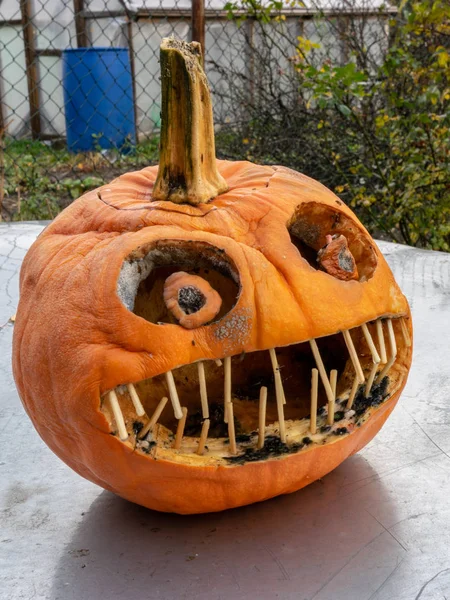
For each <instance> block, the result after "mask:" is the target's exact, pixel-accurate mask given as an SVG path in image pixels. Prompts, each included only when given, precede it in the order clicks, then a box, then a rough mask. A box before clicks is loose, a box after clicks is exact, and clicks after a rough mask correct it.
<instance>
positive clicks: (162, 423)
mask: <svg viewBox="0 0 450 600" xmlns="http://www.w3.org/2000/svg"><path fill="white" fill-rule="evenodd" d="M349 337H350V340H349ZM410 350H411V340H410V336H409V330H408V325H407V319H405V318H404V317H403V316H395V317H392V318H379V319H377V321H373V322H370V323H367V324H363V325H362V326H360V327H356V328H354V329H352V330H351V332H350V331H349V332H339V333H336V334H334V335H330V336H327V337H323V338H320V339H318V340H310V341H306V342H302V343H299V344H294V345H291V346H286V347H281V348H274V349H269V350H262V351H255V352H252V353H248V354H241V355H236V356H232V357H224V358H222V359H217V360H207V361H202V362H196V363H192V364H189V365H184V366H181V367H179V368H177V369H174V370H173V371H169V372H168V373H164V374H161V375H158V376H156V377H153V378H151V379H146V380H143V381H141V382H138V383H135V384H134V385H133V384H129V383H128V384H124V385H120V386H118V387H116V388H115V390H111V391H109V392H107V393H106V394H104V395H103V396H102V398H101V410H102V412H103V413H104V414H105V416H106V418H107V419H108V422H109V424H110V430H111V434H112V435H114V436H116V437H117V438H119V439H120V440H121V442H122V443H123V444H126V445H127V446H128V447H130V448H132V449H133V450H134V451H136V452H140V453H142V454H144V455H147V456H148V457H149V458H150V459H164V460H169V461H172V462H177V463H183V464H210V465H220V464H222V465H228V466H232V465H237V464H243V463H245V462H251V461H258V460H266V459H268V458H273V459H275V458H279V457H281V456H283V455H287V454H292V453H296V452H301V451H304V450H306V449H307V448H312V447H314V445H316V444H327V443H333V442H336V441H337V440H339V439H340V438H341V437H342V436H346V435H350V434H351V433H352V431H354V430H355V428H358V427H360V426H361V425H362V424H363V423H365V422H366V421H367V420H368V419H369V418H370V415H371V414H372V413H373V411H374V410H376V409H377V407H378V406H380V405H381V404H382V403H384V402H386V401H387V400H388V399H389V398H390V397H392V396H393V395H394V394H395V392H396V391H397V390H399V389H400V388H401V387H402V385H403V382H404V379H405V378H406V376H407V368H406V367H405V366H404V365H405V364H406V362H407V361H406V358H407V356H409V353H410ZM314 378H315V379H316V381H317V382H318V383H316V384H315V383H314ZM315 389H317V394H315ZM261 390H263V393H262V394H261ZM264 390H267V392H266V394H267V400H265V398H264V395H265V393H264ZM314 417H315V418H314Z"/></svg>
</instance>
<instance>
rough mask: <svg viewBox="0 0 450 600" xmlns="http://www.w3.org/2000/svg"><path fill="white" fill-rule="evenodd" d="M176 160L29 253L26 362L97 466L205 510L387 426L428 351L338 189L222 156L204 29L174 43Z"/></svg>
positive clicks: (89, 197) (103, 476)
mask: <svg viewBox="0 0 450 600" xmlns="http://www.w3.org/2000/svg"><path fill="white" fill-rule="evenodd" d="M161 69H162V92H163V93H162V132H161V162H160V165H159V168H158V167H149V168H146V169H143V170H142V171H139V172H135V173H129V174H126V175H123V176H122V177H119V178H118V179H116V180H115V181H113V182H112V183H111V184H110V185H105V186H103V187H101V188H99V189H98V190H96V191H92V192H88V193H87V194H85V195H84V196H82V197H81V198H80V199H78V200H77V201H76V202H74V203H73V204H72V205H71V206H69V207H68V208H67V209H66V210H65V211H64V212H63V213H62V214H61V215H60V216H58V218H56V219H55V220H54V221H53V222H52V223H51V225H49V226H48V227H47V229H46V230H45V231H44V232H43V233H42V234H41V235H40V236H39V238H38V239H37V241H36V242H35V243H34V245H33V246H32V248H31V249H30V251H29V252H28V254H27V256H26V258H25V260H24V264H23V268H22V272H21V299H20V304H19V308H18V312H17V318H16V324H15V332H14V375H15V379H16V382H17V386H18V389H19V392H20V395H21V398H22V400H23V403H24V405H25V407H26V410H27V412H28V414H29V416H30V417H31V419H32V421H33V423H34V425H35V426H36V428H37V430H38V432H39V433H40V435H41V436H42V438H43V439H44V440H45V442H46V443H47V444H48V445H49V447H50V448H51V449H52V450H53V451H54V452H55V453H56V454H57V455H58V456H60V457H61V458H62V459H63V460H64V461H65V462H66V463H67V464H68V465H70V466H71V467H72V468H73V469H74V470H75V471H77V472H78V473H79V474H81V475H82V476H83V477H86V478H87V479H89V480H91V481H93V482H95V483H97V484H99V485H101V486H103V487H104V488H106V489H108V490H111V491H113V492H115V493H117V494H119V495H120V496H122V497H124V498H127V499H128V500H131V501H133V502H136V503H139V504H142V505H144V506H147V507H149V508H153V509H156V510H160V511H172V512H177V513H200V512H208V511H218V510H223V509H227V508H231V507H236V506H242V505H245V504H249V503H252V502H257V501H260V500H264V499H266V498H271V497H273V496H276V495H278V494H285V493H288V492H293V491H295V490H298V489H300V488H301V487H303V486H305V485H307V484H308V483H311V482H313V481H315V480H316V479H318V478H319V477H322V476H323V475H325V474H326V473H328V472H330V471H331V470H332V469H334V468H335V467H336V466H337V465H339V464H340V463H341V462H342V461H343V460H344V459H345V458H347V457H348V456H349V455H351V454H353V453H355V452H357V451H358V450H359V449H360V448H362V447H363V446H364V445H365V444H366V443H367V442H368V441H369V440H370V439H371V438H372V437H373V436H374V435H375V434H376V433H377V431H378V430H379V429H380V427H381V426H382V425H383V423H384V422H385V420H386V418H387V417H388V415H389V414H390V412H391V411H392V409H393V408H394V405H395V403H396V402H397V399H398V397H399V395H400V392H401V390H402V388H403V387H404V385H405V382H406V378H407V375H408V369H409V367H410V362H411V352H412V346H411V319H410V312H409V308H408V304H407V301H406V299H405V297H404V296H403V294H402V293H401V291H400V289H399V288H398V286H397V285H396V283H395V281H394V278H393V276H392V273H391V271H390V270H389V268H388V266H387V264H386V262H385V260H384V258H383V256H382V255H381V253H380V251H379V250H378V248H377V247H376V245H375V243H374V241H373V240H372V239H371V237H370V235H369V234H368V233H367V231H366V230H365V229H364V227H363V226H362V225H361V223H360V222H359V221H358V219H357V218H356V217H355V215H354V214H353V213H352V211H351V210H349V208H347V207H346V206H345V205H344V204H343V203H342V202H341V201H340V200H339V199H338V198H337V197H336V196H335V195H334V194H333V193H332V192H330V191H329V190H328V189H326V188H325V187H323V186H322V185H321V184H319V183H317V182H316V181H314V180H312V179H310V178H308V177H305V176H303V175H300V174H299V173H296V172H294V171H292V170H290V169H287V168H284V167H272V166H260V165H255V164H251V163H249V162H227V161H216V158H215V148H214V138H213V122H212V110H211V103H210V97H209V91H208V85H207V81H206V77H205V75H204V73H203V70H202V68H201V66H200V49H199V46H198V44H195V43H192V44H186V43H184V42H179V41H176V40H173V39H169V40H167V39H166V40H164V41H163V43H162V46H161Z"/></svg>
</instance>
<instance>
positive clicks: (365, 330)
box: [361, 323, 381, 365]
mask: <svg viewBox="0 0 450 600" xmlns="http://www.w3.org/2000/svg"><path fill="white" fill-rule="evenodd" d="M361 329H362V330H363V334H364V337H365V338H366V342H367V345H368V346H369V349H370V353H371V354H372V360H373V362H374V363H376V364H377V365H378V364H379V362H380V360H381V359H380V355H379V354H378V350H377V348H376V346H375V344H374V343H373V339H372V336H371V335H370V331H369V328H368V327H367V325H366V323H363V324H362V325H361Z"/></svg>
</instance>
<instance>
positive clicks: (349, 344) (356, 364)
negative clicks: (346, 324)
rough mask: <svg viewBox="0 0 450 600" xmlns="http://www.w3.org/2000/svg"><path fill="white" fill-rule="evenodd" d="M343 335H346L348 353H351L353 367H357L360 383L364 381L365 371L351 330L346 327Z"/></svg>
mask: <svg viewBox="0 0 450 600" xmlns="http://www.w3.org/2000/svg"><path fill="white" fill-rule="evenodd" d="M342 335H343V336H344V340H345V345H346V346H347V350H348V353H349V354H350V359H351V361H352V364H353V368H354V369H355V372H356V377H357V378H358V379H359V381H360V383H364V373H363V370H362V367H361V363H360V362H359V358H358V355H357V353H356V350H355V345H354V344H353V340H352V336H351V335H350V331H349V330H348V329H346V330H344V331H343V332H342Z"/></svg>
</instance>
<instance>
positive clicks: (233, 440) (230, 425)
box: [228, 402, 237, 454]
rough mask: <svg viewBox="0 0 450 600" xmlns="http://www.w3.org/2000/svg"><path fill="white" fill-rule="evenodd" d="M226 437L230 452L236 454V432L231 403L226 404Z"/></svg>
mask: <svg viewBox="0 0 450 600" xmlns="http://www.w3.org/2000/svg"><path fill="white" fill-rule="evenodd" d="M228 437H229V439H230V454H236V453H237V448H236V434H235V431H234V416H233V403H232V402H230V403H229V404H228Z"/></svg>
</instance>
